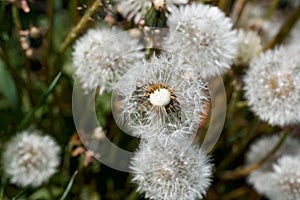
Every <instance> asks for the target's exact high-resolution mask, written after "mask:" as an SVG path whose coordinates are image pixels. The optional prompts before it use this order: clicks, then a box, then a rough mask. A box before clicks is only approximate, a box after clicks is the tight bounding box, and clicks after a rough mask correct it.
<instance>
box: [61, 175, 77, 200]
mask: <svg viewBox="0 0 300 200" xmlns="http://www.w3.org/2000/svg"><path fill="white" fill-rule="evenodd" d="M77 173H78V171H75V172H74V174H73V176H72V178H71V180H70V182H69V184H68V186H67V188H66V190H65V192H64V194H63V195H62V196H61V198H60V200H65V199H66V197H67V196H68V194H69V192H70V190H71V188H72V185H73V183H74V179H75V177H76V175H77Z"/></svg>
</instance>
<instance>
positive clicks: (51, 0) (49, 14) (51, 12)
mask: <svg viewBox="0 0 300 200" xmlns="http://www.w3.org/2000/svg"><path fill="white" fill-rule="evenodd" d="M47 18H48V32H47V36H46V39H47V42H46V48H45V65H46V66H47V70H48V73H47V82H48V83H49V82H50V78H51V75H50V70H51V67H50V63H49V61H50V53H51V51H52V36H53V24H54V0H48V1H47Z"/></svg>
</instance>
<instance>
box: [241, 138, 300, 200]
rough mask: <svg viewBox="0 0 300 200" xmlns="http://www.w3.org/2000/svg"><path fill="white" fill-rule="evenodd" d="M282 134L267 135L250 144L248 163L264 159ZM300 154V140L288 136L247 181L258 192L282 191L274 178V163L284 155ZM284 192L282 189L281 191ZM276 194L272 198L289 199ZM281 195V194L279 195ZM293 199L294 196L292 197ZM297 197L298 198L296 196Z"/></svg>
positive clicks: (271, 192)
mask: <svg viewBox="0 0 300 200" xmlns="http://www.w3.org/2000/svg"><path fill="white" fill-rule="evenodd" d="M279 140H280V135H273V136H265V137H263V138H261V139H259V140H258V141H256V142H254V143H253V144H252V145H251V146H250V150H249V151H248V152H247V154H246V164H247V165H252V164H254V163H257V162H259V161H260V160H261V159H263V158H264V157H265V156H266V155H267V154H268V153H269V152H270V151H271V150H272V149H273V148H274V147H275V146H276V144H277V143H278V142H279ZM299 154H300V142H299V141H298V140H296V139H295V138H291V137H287V138H286V139H285V141H284V143H283V144H282V145H281V147H280V148H279V149H278V150H277V151H276V152H275V153H274V154H273V155H272V156H271V157H270V158H269V159H268V160H267V161H266V162H265V163H264V164H263V165H262V166H261V167H260V168H259V169H257V170H255V171H254V172H252V173H251V174H250V175H249V176H248V178H247V181H248V183H249V184H250V185H252V186H253V187H254V188H255V190H256V191H257V192H259V193H260V194H263V195H267V196H269V197H270V195H272V194H274V193H276V192H277V191H281V190H280V188H278V187H279V186H278V185H277V186H276V183H279V181H278V180H273V179H274V164H276V163H277V162H278V161H279V160H280V159H281V158H282V157H283V156H287V155H288V156H298V155H299ZM281 192H282V191H281ZM276 196H278V195H277V194H275V195H274V196H273V197H274V198H270V199H272V200H273V199H274V200H275V199H276V200H279V199H289V198H279V199H277V197H276ZM275 197H276V198H275ZM278 197H281V196H278ZM292 199H293V198H292ZM296 199H297V198H296Z"/></svg>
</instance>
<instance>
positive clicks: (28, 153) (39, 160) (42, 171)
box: [2, 130, 60, 187]
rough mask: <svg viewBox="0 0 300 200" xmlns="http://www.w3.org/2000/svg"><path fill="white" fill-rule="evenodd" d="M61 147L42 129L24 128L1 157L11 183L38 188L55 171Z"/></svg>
mask: <svg viewBox="0 0 300 200" xmlns="http://www.w3.org/2000/svg"><path fill="white" fill-rule="evenodd" d="M59 151H60V148H59V146H58V145H57V144H56V142H55V141H54V140H53V139H52V138H50V137H49V136H43V135H41V132H40V131H37V130H34V131H28V130H27V131H23V132H21V133H19V134H18V135H16V136H15V137H14V138H13V139H12V140H11V141H10V142H9V143H8V145H7V148H6V149H5V151H4V153H3V157H2V164H3V169H4V172H5V173H6V175H7V176H8V177H9V180H10V182H11V183H13V184H16V185H18V186H21V187H27V186H30V187H38V186H40V185H41V184H42V183H44V182H46V181H48V179H49V178H50V177H51V176H52V175H53V174H54V173H55V172H56V168H57V166H58V165H59V162H60V161H59V160H60V159H59V157H58V153H59Z"/></svg>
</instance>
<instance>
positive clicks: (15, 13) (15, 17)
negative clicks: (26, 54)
mask: <svg viewBox="0 0 300 200" xmlns="http://www.w3.org/2000/svg"><path fill="white" fill-rule="evenodd" d="M11 9H12V17H13V21H14V23H15V26H16V28H17V31H20V30H22V25H21V20H20V15H19V10H18V7H17V5H16V4H15V3H13V4H12V6H11Z"/></svg>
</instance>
